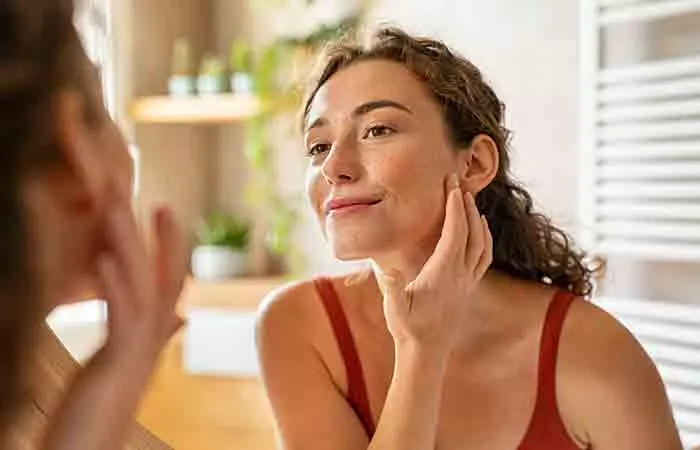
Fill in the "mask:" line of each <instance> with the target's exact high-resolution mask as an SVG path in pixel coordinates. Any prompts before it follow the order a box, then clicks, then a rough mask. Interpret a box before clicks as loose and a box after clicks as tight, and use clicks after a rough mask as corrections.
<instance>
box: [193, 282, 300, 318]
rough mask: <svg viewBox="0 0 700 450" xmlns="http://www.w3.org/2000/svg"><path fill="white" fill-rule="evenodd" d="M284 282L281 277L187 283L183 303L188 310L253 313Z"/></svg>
mask: <svg viewBox="0 0 700 450" xmlns="http://www.w3.org/2000/svg"><path fill="white" fill-rule="evenodd" d="M286 281H287V280H285V279H284V278H276V277H270V278H234V279H231V280H226V281H217V282H202V281H196V280H193V279H192V280H189V281H188V283H187V285H186V287H185V291H184V294H183V301H182V304H183V306H184V308H185V309H188V308H213V309H239V310H247V311H255V310H256V309H257V308H258V306H259V305H260V302H261V301H262V299H263V297H265V296H266V295H267V294H269V293H270V291H272V290H273V289H276V288H278V287H280V286H282V285H283V284H285V282H286Z"/></svg>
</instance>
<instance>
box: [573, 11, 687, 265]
mask: <svg viewBox="0 0 700 450" xmlns="http://www.w3.org/2000/svg"><path fill="white" fill-rule="evenodd" d="M580 6H581V36H580V45H581V51H580V54H581V62H580V66H581V76H580V83H581V95H580V99H581V123H580V127H581V143H580V152H581V160H580V163H581V186H580V204H581V219H582V222H583V224H584V227H585V230H584V232H583V234H582V238H583V241H584V243H585V244H586V246H587V247H588V248H589V249H592V250H593V251H595V252H596V253H598V254H603V255H611V254H621V255H626V256H633V257H643V258H650V259H656V260H672V261H681V260H685V261H700V55H686V56H684V57H677V58H669V59H661V60H655V61H648V62H644V63H640V64H636V65H631V66H626V67H615V68H609V67H603V64H602V59H603V58H602V57H601V39H602V37H603V33H602V32H603V30H605V29H606V28H607V27H610V26H613V25H617V24H620V23H629V22H651V21H654V20H659V19H663V18H667V17H671V16H678V15H682V14H688V13H698V12H700V0H580Z"/></svg>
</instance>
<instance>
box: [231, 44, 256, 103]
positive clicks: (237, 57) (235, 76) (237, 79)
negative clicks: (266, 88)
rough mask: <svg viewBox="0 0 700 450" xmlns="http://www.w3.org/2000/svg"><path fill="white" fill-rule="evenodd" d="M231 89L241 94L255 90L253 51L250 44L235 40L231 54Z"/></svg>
mask: <svg viewBox="0 0 700 450" xmlns="http://www.w3.org/2000/svg"><path fill="white" fill-rule="evenodd" d="M229 63H230V66H231V67H230V69H231V90H232V91H233V92H236V93H240V94H250V93H252V92H253V89H254V86H253V80H254V76H253V52H252V49H251V48H250V46H249V45H248V44H246V43H245V42H242V41H233V43H232V44H231V55H230V61H229Z"/></svg>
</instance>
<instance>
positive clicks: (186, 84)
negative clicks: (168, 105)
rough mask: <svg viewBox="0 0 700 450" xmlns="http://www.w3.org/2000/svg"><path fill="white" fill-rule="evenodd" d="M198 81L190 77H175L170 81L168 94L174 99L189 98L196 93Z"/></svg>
mask: <svg viewBox="0 0 700 450" xmlns="http://www.w3.org/2000/svg"><path fill="white" fill-rule="evenodd" d="M196 85H197V81H196V79H195V77H193V76H189V75H173V76H171V77H170V80H168V93H170V95H171V96H173V97H188V96H190V95H194V94H195V92H196V87H197V86H196Z"/></svg>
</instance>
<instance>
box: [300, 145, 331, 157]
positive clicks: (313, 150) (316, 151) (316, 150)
mask: <svg viewBox="0 0 700 450" xmlns="http://www.w3.org/2000/svg"><path fill="white" fill-rule="evenodd" d="M330 149H331V145H330V144H314V145H312V146H311V147H310V148H309V150H308V151H307V153H306V154H307V156H316V155H320V154H321V153H325V152H327V151H329V150H330Z"/></svg>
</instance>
